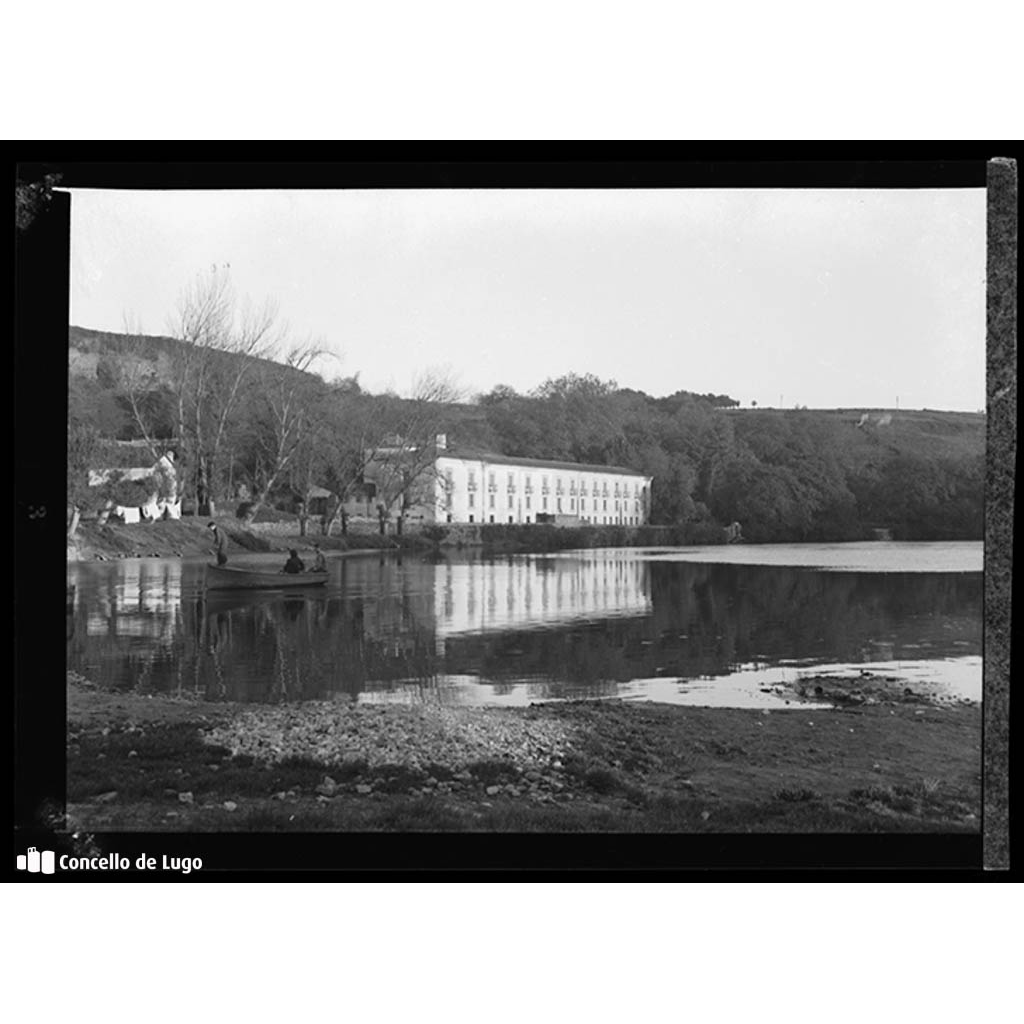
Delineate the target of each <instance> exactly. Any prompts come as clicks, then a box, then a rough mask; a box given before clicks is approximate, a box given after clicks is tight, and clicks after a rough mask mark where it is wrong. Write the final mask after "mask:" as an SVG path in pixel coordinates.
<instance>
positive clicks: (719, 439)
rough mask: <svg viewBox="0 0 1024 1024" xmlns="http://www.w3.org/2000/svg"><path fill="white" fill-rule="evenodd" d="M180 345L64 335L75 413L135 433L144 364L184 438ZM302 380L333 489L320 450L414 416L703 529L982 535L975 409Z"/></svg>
mask: <svg viewBox="0 0 1024 1024" xmlns="http://www.w3.org/2000/svg"><path fill="white" fill-rule="evenodd" d="M178 345H179V342H177V341H175V340H174V339H172V338H166V337H147V338H141V339H128V338H126V337H125V336H124V335H117V334H110V333H105V332H101V331H92V330H88V329H85V328H81V327H72V328H70V330H69V372H70V401H69V404H70V410H69V412H70V415H71V417H72V419H73V420H76V421H77V422H81V423H85V424H87V425H88V427H89V428H90V429H92V430H94V431H95V432H96V433H98V434H99V435H100V436H102V437H105V438H112V439H113V438H116V439H120V440H131V439H134V438H137V437H138V436H139V434H138V430H137V426H136V424H135V422H134V418H133V416H132V414H131V410H130V408H129V405H128V403H127V401H126V398H125V395H124V393H123V391H122V390H121V383H120V382H121V381H122V380H123V373H124V371H125V369H126V368H128V369H130V368H131V366H132V365H133V362H135V363H137V362H139V361H142V362H144V363H145V364H146V370H147V373H148V374H151V375H152V377H153V379H154V381H155V382H156V387H155V390H154V392H153V394H152V395H151V400H152V403H153V420H154V423H155V424H156V427H155V428H154V436H160V437H173V436H175V420H174V410H173V408H172V403H171V402H169V401H168V395H169V393H170V392H169V389H168V388H167V385H168V384H169V383H170V381H171V379H172V377H173V372H174V370H173V367H174V357H175V353H176V351H177V346H178ZM222 358H223V359H224V360H226V361H228V362H230V361H232V360H237V359H238V358H243V357H238V356H231V355H224V356H223V357H222ZM254 362H255V363H259V364H262V365H263V366H265V367H271V368H273V369H275V370H276V371H277V372H278V373H280V372H281V371H284V372H286V373H295V372H297V371H291V370H285V368H283V367H278V366H276V364H272V363H269V362H268V361H266V360H255V361H254ZM254 376H255V375H254ZM302 377H303V381H304V385H308V393H309V396H310V400H311V401H317V402H319V403H321V404H320V405H318V406H317V408H318V410H319V412H318V417H317V419H316V420H314V421H313V423H314V424H316V425H319V426H320V427H321V428H322V429H321V431H320V434H319V440H317V441H316V442H315V443H314V442H313V441H312V440H311V441H310V445H311V446H312V447H311V448H310V450H309V451H308V453H307V454H306V456H305V457H304V458H305V461H304V462H303V465H305V466H306V467H307V472H308V473H309V474H312V476H310V477H309V479H311V480H314V479H315V480H318V481H319V482H320V483H321V484H322V485H324V486H328V487H329V488H333V487H335V486H336V485H335V484H334V483H333V482H332V480H333V479H334V477H332V475H331V474H332V472H333V470H332V467H331V465H330V464H328V463H325V462H324V459H323V458H322V457H321V455H322V451H321V450H322V449H323V448H324V446H325V445H330V446H333V447H334V448H338V447H339V446H340V447H344V446H345V444H346V443H348V444H350V447H352V448H353V449H355V448H357V447H358V445H359V444H360V443H362V442H364V441H366V440H367V435H366V434H365V430H366V427H367V425H368V424H370V425H372V427H373V428H374V429H377V430H378V431H385V430H391V431H395V430H400V427H399V425H400V424H408V423H415V424H416V425H417V427H418V429H419V430H420V431H421V436H422V437H424V438H426V437H431V438H432V436H433V434H432V432H433V431H436V432H437V433H445V434H447V435H448V439H449V442H450V443H451V444H453V445H455V446H457V447H461V448H464V449H468V448H475V449H483V450H488V451H495V452H500V453H502V454H506V455H512V456H521V457H526V458H546V459H556V460H564V461H573V462H586V463H595V464H600V465H623V466H629V467H631V468H635V469H637V470H639V471H641V472H644V473H646V474H648V475H650V476H652V477H653V478H654V487H653V505H652V518H653V521H654V522H655V523H661V524H666V525H682V524H688V525H689V526H691V527H694V528H695V530H696V531H697V532H699V531H700V530H701V529H703V528H704V527H708V528H716V527H719V526H721V525H723V524H728V523H731V522H734V521H738V522H739V523H740V524H741V525H742V528H743V535H744V537H745V538H746V539H747V540H750V541H793V540H797V541H802V540H806V541H811V540H855V539H865V538H870V537H871V536H873V535H874V531H876V530H889V531H890V532H891V533H892V535H893V536H894V537H896V538H899V539H973V538H980V537H981V536H982V532H983V523H984V515H983V507H984V453H985V416H984V414H982V413H963V412H943V411H936V410H879V409H793V410H779V409H739V408H736V407H735V403H734V402H733V400H732V399H730V398H729V397H728V396H727V395H699V394H693V393H690V392H687V391H682V390H680V391H676V393H675V394H672V395H669V396H668V397H662V398H655V397H652V396H650V395H647V394H644V393H643V392H638V391H633V390H625V389H620V388H618V387H617V386H616V385H615V384H614V382H610V381H608V382H604V381H600V380H598V379H596V378H594V377H592V376H589V375H582V376H580V375H575V374H570V375H568V376H566V377H563V378H560V379H558V380H552V381H547V382H545V383H543V384H542V385H540V386H539V387H538V388H536V389H535V390H534V391H532V392H531V393H529V394H519V393H517V392H515V391H514V390H512V389H510V388H507V387H497V388H495V389H494V390H493V391H492V392H491V393H489V394H487V395H483V396H480V398H479V399H478V400H476V401H472V402H465V401H464V402H444V403H440V404H434V405H432V406H431V407H430V410H429V413H426V414H425V413H424V412H423V410H422V408H418V409H416V410H413V407H414V406H415V405H416V403H412V402H409V401H407V400H401V399H397V398H396V397H395V396H393V395H391V396H384V395H371V394H368V393H366V392H363V391H362V390H361V389H360V388H359V386H358V383H357V382H356V381H355V380H351V381H349V382H348V383H347V386H345V387H342V388H340V389H338V388H337V387H336V388H335V389H334V390H332V389H331V388H330V387H328V385H326V384H325V383H324V382H323V381H321V380H320V378H318V377H315V376H312V375H309V374H304V375H302ZM261 400H262V396H260V395H259V394H258V393H256V394H254V396H253V398H252V400H251V401H246V402H245V403H242V405H241V406H240V408H239V412H238V422H237V424H235V431H234V434H233V440H232V447H231V460H230V463H229V464H228V465H227V466H220V467H218V472H220V473H222V476H218V477H216V478H215V479H213V480H212V481H211V482H210V486H211V488H212V492H213V493H215V494H220V495H222V496H223V497H225V498H227V499H229V500H230V499H232V498H233V497H234V490H233V488H235V487H237V485H238V483H239V482H248V483H251V480H250V479H249V478H248V477H247V476H246V474H247V473H248V474H249V475H250V476H251V477H252V478H253V479H255V474H258V472H259V465H260V455H259V450H258V449H257V448H254V447H252V446H253V445H255V444H257V440H258V437H259V431H260V429H262V428H261V426H260V422H261V421H260V420H259V417H258V416H257V417H256V419H253V416H254V410H256V409H257V408H258V405H259V402H260V401H261ZM353 424H355V425H356V427H358V429H355V428H354V427H353ZM348 434H350V435H351V437H348V436H347V435H348ZM311 437H312V434H311ZM247 446H248V447H247ZM250 448H251V451H250V450H249V449H250ZM334 469H337V459H335V466H334Z"/></svg>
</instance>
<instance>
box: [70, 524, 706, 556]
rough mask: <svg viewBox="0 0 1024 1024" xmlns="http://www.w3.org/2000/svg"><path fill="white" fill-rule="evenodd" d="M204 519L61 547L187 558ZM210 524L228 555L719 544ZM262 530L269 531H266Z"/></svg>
mask: <svg viewBox="0 0 1024 1024" xmlns="http://www.w3.org/2000/svg"><path fill="white" fill-rule="evenodd" d="M210 521H211V520H210V519H208V518H204V517H201V516H200V517H195V516H189V517H187V518H184V519H179V520H176V521H161V522H156V523H138V524H131V525H127V524H122V523H109V522H108V523H106V524H104V525H100V524H99V523H97V522H95V521H85V522H83V523H81V525H80V526H79V527H78V530H77V531H76V534H75V538H74V540H73V541H71V542H69V543H68V547H67V558H68V561H69V562H87V561H106V560H111V559H117V558H173V557H179V558H187V557H195V556H199V555H206V554H209V553H210V549H211V542H210V532H209V530H208V528H207V524H208V523H209V522H210ZM214 521H216V523H217V525H218V526H219V527H220V529H221V532H222V533H224V534H225V536H226V537H227V538H228V544H229V549H228V557H229V558H233V559H237V558H241V557H244V556H245V555H246V554H247V553H253V554H256V553H260V552H283V551H287V550H288V549H289V548H293V547H294V548H297V549H299V550H300V551H308V550H311V549H312V547H313V545H314V544H319V545H320V547H321V548H322V549H323V550H324V551H419V552H429V551H439V550H445V549H450V548H465V547H472V548H480V549H482V550H484V551H487V552H500V553H529V552H538V553H543V552H547V551H565V550H569V549H579V548H605V547H644V546H657V545H681V544H682V545H691V544H708V545H710V544H719V543H721V536H720V531H714V532H709V531H702V530H697V529H689V528H687V527H659V526H640V527H627V526H588V527H571V526H570V527H564V526H551V525H546V524H531V525H529V526H523V525H507V524H501V523H496V524H493V525H491V524H487V525H477V526H466V525H447V524H437V525H427V526H423V527H412V528H408V527H407V528H406V531H405V532H404V533H402V534H401V535H396V534H395V533H394V532H388V533H387V534H381V533H380V532H379V531H378V530H377V529H376V527H375V526H373V525H371V524H362V523H360V524H357V525H355V526H354V528H352V529H350V530H349V532H348V533H347V534H345V535H339V534H333V535H332V536H323V535H321V533H320V531H319V529H316V528H310V529H309V530H307V532H306V534H305V535H304V536H303V535H301V534H300V530H299V524H298V519H297V517H283V516H282V517H280V518H279V519H278V520H277V521H276V522H273V523H270V524H261V523H256V524H252V525H250V526H247V525H246V524H244V523H242V522H240V521H239V520H238V519H237V518H236V517H234V516H216V517H215V519H214ZM268 527H269V529H268Z"/></svg>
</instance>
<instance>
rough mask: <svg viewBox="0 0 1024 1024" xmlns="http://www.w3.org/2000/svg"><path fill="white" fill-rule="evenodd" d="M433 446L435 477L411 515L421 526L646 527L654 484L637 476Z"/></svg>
mask: <svg viewBox="0 0 1024 1024" xmlns="http://www.w3.org/2000/svg"><path fill="white" fill-rule="evenodd" d="M438 440H439V446H438V453H437V459H436V461H435V463H434V469H433V472H432V473H430V474H429V479H428V480H427V481H426V484H427V486H426V487H425V488H424V491H423V493H422V495H421V496H420V498H419V501H418V503H417V504H418V505H419V507H418V508H416V509H415V510H414V511H413V510H411V511H413V515H414V516H416V513H419V516H422V518H423V520H424V521H433V522H437V523H536V522H555V523H558V524H559V525H573V524H579V525H602V526H603V525H613V524H614V525H621V526H641V525H643V524H644V523H646V522H648V521H649V518H650V509H651V477H649V476H644V475H643V474H642V473H637V472H636V471H634V470H631V469H623V468H621V467H619V466H595V465H587V464H584V463H576V462H556V461H550V460H547V459H521V458H516V457H514V456H510V455H497V454H493V453H489V452H472V451H465V450H461V449H459V450H449V449H447V447H446V446H445V445H444V442H443V439H441V438H439V439H438ZM431 499H432V500H431ZM419 516H417V518H419Z"/></svg>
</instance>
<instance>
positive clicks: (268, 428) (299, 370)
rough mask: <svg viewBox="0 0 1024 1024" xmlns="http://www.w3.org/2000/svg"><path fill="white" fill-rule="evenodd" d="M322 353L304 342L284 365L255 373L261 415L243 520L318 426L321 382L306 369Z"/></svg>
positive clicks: (262, 500) (265, 367) (268, 366)
mask: <svg viewBox="0 0 1024 1024" xmlns="http://www.w3.org/2000/svg"><path fill="white" fill-rule="evenodd" d="M322 354H323V348H322V347H321V346H320V345H319V344H316V343H313V342H308V343H306V344H303V345H297V346H295V347H294V348H292V349H291V350H290V351H289V352H288V353H287V355H286V356H285V360H284V362H283V363H266V364H264V365H263V366H262V367H261V368H260V371H259V373H258V377H259V381H260V388H259V395H258V401H259V402H260V405H261V414H260V415H259V417H258V421H257V427H256V431H255V435H256V436H255V463H256V473H255V474H254V479H253V484H254V487H253V500H252V503H251V504H250V505H249V508H248V509H247V511H246V515H245V519H246V520H247V521H248V522H252V521H253V519H254V518H255V517H256V513H257V512H258V511H259V510H260V508H261V507H262V506H263V505H264V503H265V502H266V500H267V497H268V495H269V494H270V492H271V491H272V490H273V488H274V486H275V485H276V484H277V483H278V482H279V481H280V480H281V479H282V477H284V476H285V474H286V473H287V472H288V470H289V469H290V468H291V466H292V464H293V462H294V461H295V459H296V457H297V456H298V454H299V452H300V450H301V449H302V448H303V446H308V444H309V442H310V441H311V439H312V435H313V434H314V433H315V432H316V430H317V428H318V426H319V421H320V418H321V415H320V409H319V406H320V404H321V402H322V397H323V396H322V390H323V382H322V381H321V380H320V379H319V377H315V376H313V375H312V374H311V373H310V372H309V368H310V366H311V364H312V363H313V362H314V361H315V360H316V359H317V358H318V357H319V356H321V355H322Z"/></svg>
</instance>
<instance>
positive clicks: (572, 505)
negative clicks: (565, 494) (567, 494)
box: [569, 498, 576, 512]
mask: <svg viewBox="0 0 1024 1024" xmlns="http://www.w3.org/2000/svg"><path fill="white" fill-rule="evenodd" d="M569 511H570V512H575V511H576V499H575V498H570V499H569Z"/></svg>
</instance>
